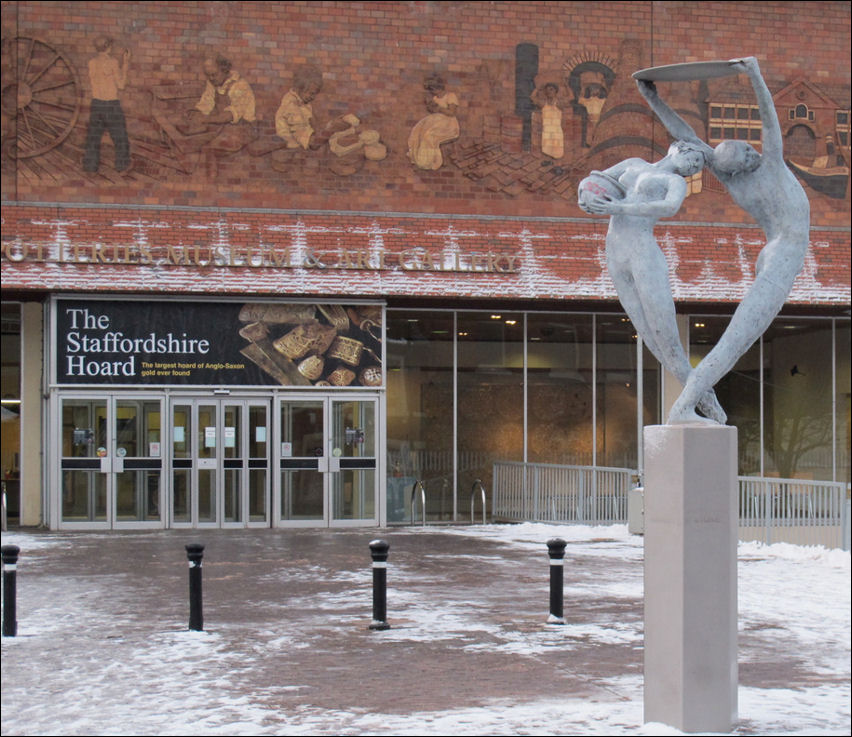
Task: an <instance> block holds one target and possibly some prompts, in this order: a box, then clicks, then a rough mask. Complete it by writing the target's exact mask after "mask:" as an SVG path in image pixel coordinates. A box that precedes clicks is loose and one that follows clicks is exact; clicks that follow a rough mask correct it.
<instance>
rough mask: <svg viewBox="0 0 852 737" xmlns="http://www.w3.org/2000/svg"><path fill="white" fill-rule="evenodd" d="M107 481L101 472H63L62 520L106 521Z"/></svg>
mask: <svg viewBox="0 0 852 737" xmlns="http://www.w3.org/2000/svg"><path fill="white" fill-rule="evenodd" d="M106 479H107V475H106V474H105V473H101V472H100V471H63V472H62V519H63V520H64V521H66V522H84V521H85V522H93V521H103V520H105V519H106Z"/></svg>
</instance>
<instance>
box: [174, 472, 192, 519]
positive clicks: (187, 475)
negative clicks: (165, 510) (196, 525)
mask: <svg viewBox="0 0 852 737" xmlns="http://www.w3.org/2000/svg"><path fill="white" fill-rule="evenodd" d="M190 481H191V471H190V470H189V469H175V470H174V471H173V472H172V520H173V521H174V522H191V521H192V516H191V509H190V507H189V489H190Z"/></svg>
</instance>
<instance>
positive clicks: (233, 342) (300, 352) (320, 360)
mask: <svg viewBox="0 0 852 737" xmlns="http://www.w3.org/2000/svg"><path fill="white" fill-rule="evenodd" d="M382 356H383V351H382V308H381V306H380V305H363V304H359V305H340V304H307V303H273V302H269V303H247V304H246V303H244V304H240V303H207V302H202V303H184V302H149V301H122V302H112V301H100V300H90V301H87V300H59V301H58V302H57V304H56V382H57V383H59V384H133V385H140V384H142V385H175V384H178V385H194V386H199V385H200V386H210V385H216V386H223V385H224V386H235V385H236V386H257V385H277V386H323V387H346V386H360V387H379V386H381V385H382V381H383V371H382Z"/></svg>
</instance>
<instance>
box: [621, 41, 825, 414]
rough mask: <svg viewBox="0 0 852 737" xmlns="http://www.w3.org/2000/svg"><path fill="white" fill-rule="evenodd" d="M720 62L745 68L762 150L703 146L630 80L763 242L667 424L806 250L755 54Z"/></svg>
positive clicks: (761, 318)
mask: <svg viewBox="0 0 852 737" xmlns="http://www.w3.org/2000/svg"><path fill="white" fill-rule="evenodd" d="M728 64H729V65H730V66H731V67H732V68H733V69H736V70H738V71H740V72H745V73H746V74H747V75H748V77H749V79H750V80H751V84H752V88H753V89H754V92H755V95H756V96H757V102H758V109H759V111H760V118H761V121H762V123H761V125H762V142H763V152H762V153H758V152H757V151H756V150H755V149H754V148H753V147H752V146H750V145H749V144H748V143H746V142H745V141H722V142H721V143H720V144H718V145H717V146H716V148H711V147H710V146H709V145H707V144H706V143H704V142H703V141H701V139H699V138H698V136H697V135H696V134H695V131H693V129H692V128H691V127H690V126H689V124H687V123H686V122H685V121H684V120H683V119H682V118H681V117H680V116H678V115H677V113H675V112H674V110H672V109H671V108H670V107H669V106H668V105H667V104H666V103H665V102H663V100H662V99H661V98H660V96H659V95H658V94H657V89H656V86H655V85H654V83H653V82H652V81H648V80H642V79H639V80H637V84H638V85H639V90H640V92H641V93H642V95H643V97H644V98H645V99H646V100H647V101H648V104H649V105H650V106H651V109H652V110H653V111H654V112H655V113H656V114H657V116H658V117H659V118H660V120H661V121H662V123H663V125H665V127H666V129H667V130H668V131H669V133H670V134H671V135H672V136H674V137H675V138H681V139H683V140H686V141H689V142H691V143H693V144H694V145H696V146H698V147H699V149H700V150H701V151H703V153H704V155H705V157H706V159H707V165H708V166H709V168H710V170H711V171H712V172H713V174H715V175H716V177H717V178H718V179H719V181H720V182H721V183H722V184H723V185H724V186H725V188H726V189H727V190H728V192H729V194H730V195H731V197H732V198H733V200H734V202H736V203H737V205H739V206H740V207H741V208H742V209H743V210H745V211H746V212H747V213H748V214H749V215H751V216H752V217H753V218H754V219H755V221H756V222H757V224H758V225H760V227H761V228H763V231H764V233H765V235H766V245H765V246H764V247H763V249H762V250H761V252H760V255H759V256H758V259H757V264H756V266H755V278H754V282H753V283H752V285H751V287H750V288H749V290H748V292H747V293H746V295H745V297H744V298H743V300H742V302H741V303H740V304H739V306H738V307H737V309H736V311H735V312H734V314H733V316H732V318H731V322H730V324H729V325H728V327H727V329H726V330H725V332H724V333H723V334H722V337H721V338H720V339H719V342H718V343H717V344H716V345H715V346H714V348H713V349H712V350H711V351H710V353H708V354H707V356H706V357H705V358H704V359H703V360H702V361H701V363H700V364H699V365H698V366H697V367H696V368H695V369H694V370H693V371H692V373H690V375H689V378H688V379H687V382H686V384H685V386H684V389H683V392H682V393H681V395H680V397H678V399H677V401H676V402H675V403H674V405H673V406H672V409H671V412H670V414H669V420H668V421H669V423H670V424H671V423H678V422H695V421H700V420H701V418H700V417H698V415H696V413H695V407H696V403H697V400H698V399H699V398H700V397H702V396H704V395H705V394H706V392H707V391H708V390H709V389H710V388H711V387H713V386H714V385H715V384H716V382H718V381H719V380H720V379H721V378H722V377H723V376H725V374H727V373H728V372H729V371H730V370H731V369H732V368H733V367H734V364H735V363H736V362H737V360H738V359H739V358H740V356H742V355H743V354H744V353H745V352H746V351H747V350H748V349H749V347H751V345H752V344H753V343H754V342H755V341H756V340H757V339H758V338H759V337H760V336H761V335H762V334H763V333H764V332H765V330H766V329H767V328H768V327H769V325H770V323H771V322H772V320H773V319H774V318H775V316H776V315H777V314H778V312H779V310H780V309H781V307H783V305H784V302H785V301H786V300H787V296H788V294H789V293H790V289H791V288H792V286H793V281H794V280H795V278H796V276H797V275H798V273H799V271H801V268H802V265H803V264H804V259H805V254H806V252H807V248H808V239H809V228H810V205H809V203H808V198H807V195H806V194H805V192H804V190H803V189H802V186H801V185H800V184H799V182H798V180H797V179H796V177H795V176H794V175H793V173H792V172H791V171H790V169H789V168H788V167H787V165H786V164H785V162H784V155H783V138H782V135H781V125H780V123H779V121H778V116H777V114H776V112H775V106H774V104H773V100H772V95H771V93H770V92H769V88H768V87H767V86H766V83H765V82H764V80H763V77H762V76H761V73H760V68H759V66H758V63H757V59H755V58H754V57H751V56H750V57H747V58H745V59H734V60H731V61H730V62H728Z"/></svg>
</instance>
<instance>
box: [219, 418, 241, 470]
mask: <svg viewBox="0 0 852 737" xmlns="http://www.w3.org/2000/svg"><path fill="white" fill-rule="evenodd" d="M222 415H223V427H222V448H223V450H224V451H225V458H242V456H243V448H242V433H241V423H240V418H241V415H242V407H240V406H239V405H225V406H224V407H223V412H222Z"/></svg>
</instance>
